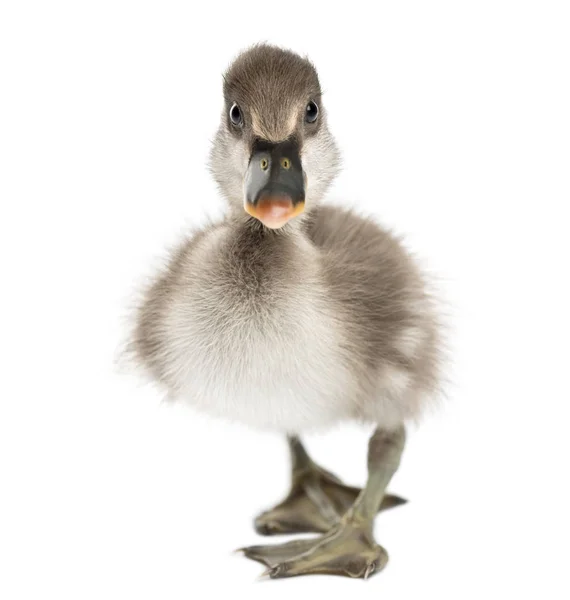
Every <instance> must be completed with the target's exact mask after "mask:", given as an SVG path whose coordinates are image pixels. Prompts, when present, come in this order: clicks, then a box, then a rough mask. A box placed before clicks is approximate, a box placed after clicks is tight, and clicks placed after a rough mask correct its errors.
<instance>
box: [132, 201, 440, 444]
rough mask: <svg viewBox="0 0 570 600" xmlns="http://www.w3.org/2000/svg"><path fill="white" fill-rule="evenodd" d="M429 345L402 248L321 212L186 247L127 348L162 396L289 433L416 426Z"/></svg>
mask: <svg viewBox="0 0 570 600" xmlns="http://www.w3.org/2000/svg"><path fill="white" fill-rule="evenodd" d="M437 348H438V339H437V322H436V319H435V314H434V311H433V307H432V304H431V302H430V300H429V298H428V296H427V294H426V292H425V286H424V283H423V281H422V278H421V276H420V274H419V272H418V270H417V268H416V266H415V265H414V263H413V261H412V260H411V258H410V257H409V256H408V254H407V253H406V251H405V250H404V248H403V247H402V246H401V245H400V243H399V242H398V241H397V240H396V239H395V238H394V237H393V236H392V235H390V234H389V233H388V232H386V231H384V230H383V229H381V228H380V227H378V226H377V225H376V224H375V223H373V222H372V221H370V220H367V219H363V218H361V217H359V216H357V215H355V214H354V213H350V212H346V211H343V210H341V209H339V208H334V207H325V206H321V207H318V208H317V209H316V210H314V211H313V213H312V214H311V215H310V217H309V218H308V219H307V220H305V221H304V222H303V224H302V226H301V227H298V228H294V227H291V228H290V229H288V228H285V229H284V230H281V231H271V230H268V229H265V228H264V227H263V226H261V225H260V224H259V223H258V222H257V221H255V220H253V219H237V218H231V217H229V218H228V219H226V220H225V221H223V222H222V223H220V224H217V225H213V226H211V227H209V228H207V229H206V230H204V231H201V232H199V233H198V234H196V235H195V236H194V237H192V238H191V239H189V240H187V241H186V242H185V243H184V244H183V245H182V246H181V247H180V248H179V249H178V251H177V252H176V253H175V255H174V256H173V257H172V259H171V260H170V263H169V265H168V267H167V269H166V270H165V272H164V273H162V274H161V276H160V277H159V278H158V279H157V280H156V282H155V283H154V284H153V285H152V286H151V288H150V289H149V290H148V292H147V294H146V297H145V300H144V302H143V303H142V305H141V308H140V310H139V312H138V319H137V326H136V330H135V334H134V340H133V349H134V351H135V356H136V357H137V359H138V362H139V364H141V365H143V366H144V367H145V368H146V369H147V370H148V372H150V374H151V375H152V377H153V378H154V379H156V380H158V381H159V382H161V383H162V384H163V385H164V386H165V387H166V388H167V390H168V391H169V393H170V396H171V397H173V398H178V399H182V400H185V401H188V402H190V403H191V404H193V405H194V406H196V407H197V408H198V409H200V410H202V411H205V412H207V413H209V414H212V415H214V416H219V417H225V418H230V419H234V420H237V421H240V422H243V423H246V424H248V425H251V426H254V427H257V428H262V429H273V430H278V431H285V432H290V433H293V432H295V433H298V432H301V431H305V430H307V429H316V428H322V427H326V426H329V425H331V424H333V423H336V422H339V421H344V420H347V419H355V420H360V421H366V422H374V423H380V424H382V426H383V427H385V428H388V429H390V428H395V427H397V426H399V425H400V424H401V423H402V422H403V421H405V420H409V419H416V418H417V417H419V416H420V414H421V412H422V409H423V408H424V407H425V405H426V403H427V402H428V400H429V398H430V397H431V396H432V395H433V393H434V392H435V391H436V388H437V383H438V354H437Z"/></svg>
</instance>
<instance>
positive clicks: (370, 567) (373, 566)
mask: <svg viewBox="0 0 570 600" xmlns="http://www.w3.org/2000/svg"><path fill="white" fill-rule="evenodd" d="M375 569H376V562H371V563H370V564H369V565H368V566H367V567H366V571H364V579H368V578H369V577H370V575H372V573H374V571H375Z"/></svg>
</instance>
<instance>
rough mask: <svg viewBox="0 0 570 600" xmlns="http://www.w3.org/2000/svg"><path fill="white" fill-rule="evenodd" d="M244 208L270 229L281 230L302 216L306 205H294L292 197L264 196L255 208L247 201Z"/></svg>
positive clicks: (299, 203)
mask: <svg viewBox="0 0 570 600" xmlns="http://www.w3.org/2000/svg"><path fill="white" fill-rule="evenodd" d="M244 208H245V210H246V212H247V213H249V214H250V215H251V216H252V217H255V218H256V219H258V220H259V221H261V222H262V223H263V224H264V225H265V226H266V227H269V229H279V228H280V227H283V225H285V223H287V222H288V221H290V220H291V219H292V218H294V217H296V216H297V215H300V214H301V213H302V212H303V210H305V203H304V202H297V203H296V204H293V200H292V199H291V197H290V196H287V195H286V194H278V195H272V196H269V195H268V196H262V197H261V198H260V199H259V201H258V202H257V203H256V204H255V206H254V205H253V204H251V203H250V202H248V201H247V200H246V201H245V205H244Z"/></svg>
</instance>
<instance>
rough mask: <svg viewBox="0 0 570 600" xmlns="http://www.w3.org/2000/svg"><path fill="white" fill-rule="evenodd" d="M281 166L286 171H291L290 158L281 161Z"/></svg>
mask: <svg viewBox="0 0 570 600" xmlns="http://www.w3.org/2000/svg"><path fill="white" fill-rule="evenodd" d="M281 166H282V167H283V168H284V169H285V170H289V169H290V168H291V161H290V160H289V159H288V158H282V159H281Z"/></svg>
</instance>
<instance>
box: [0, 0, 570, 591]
mask: <svg viewBox="0 0 570 600" xmlns="http://www.w3.org/2000/svg"><path fill="white" fill-rule="evenodd" d="M373 5H374V8H372V6H373ZM565 5H566V6H565ZM566 8H567V3H564V2H558V3H556V2H545V1H541V2H539V1H537V2H524V1H517V2H506V1H499V0H494V1H492V2H489V1H484V0H479V1H477V2H453V1H449V2H442V1H436V2H406V1H401V2H397V3H396V2H390V3H388V2H380V3H358V2H354V1H352V2H349V3H344V2H343V3H338V4H335V3H333V2H316V1H312V2H311V1H305V2H294V1H291V0H289V1H287V2H262V1H261V0H257V1H255V2H245V1H238V0H236V1H234V2H232V3H228V4H223V3H220V2H206V3H201V4H200V6H198V5H197V4H195V5H192V3H191V2H178V3H172V2H154V3H152V2H134V1H133V2H126V1H116V0H115V1H112V2H105V1H101V0H100V1H97V2H67V3H64V2H49V3H48V2H37V3H35V4H34V3H30V2H24V1H18V2H6V1H5V2H3V3H2V5H1V8H0V87H1V89H0V201H1V213H0V246H1V247H0V262H1V265H0V267H1V277H2V279H1V281H2V292H1V295H0V302H1V309H2V310H1V311H0V320H1V322H0V326H1V329H0V336H1V337H0V340H1V341H0V344H1V345H0V352H1V353H2V357H1V359H2V360H1V378H0V411H1V414H0V477H1V480H0V487H1V490H0V596H1V597H2V598H5V599H7V600H8V599H16V598H58V599H61V598H66V599H67V598H73V599H77V598H80V599H90V598H97V599H99V598H105V599H115V598H117V599H126V598H136V599H137V600H138V599H143V598H160V599H178V598H202V597H205V598H209V597H218V595H219V596H220V597H230V595H231V597H237V598H246V597H247V598H262V597H263V598H266V597H268V596H269V597H271V598H277V599H280V598H290V595H291V594H295V595H299V597H301V598H304V597H307V598H308V597H309V594H326V595H327V596H329V597H339V598H340V597H342V596H343V595H345V594H358V597H359V598H360V597H362V598H391V599H396V598H417V597H420V596H421V597H427V598H432V597H437V598H453V599H456V598H481V597H486V598H506V597H509V598H514V597H516V598H521V597H531V598H537V597H544V598H549V599H557V598H568V597H569V593H570V592H569V589H568V588H569V585H568V582H567V579H568V578H567V571H568V559H569V558H570V557H569V554H568V536H569V534H570V531H569V527H568V521H569V517H568V514H569V506H570V497H569V493H568V489H567V488H568V472H569V468H568V464H567V462H568V459H569V458H570V444H569V442H568V434H567V431H568V420H569V417H570V409H569V401H570V392H569V384H568V368H569V364H568V363H569V360H568V359H569V358H570V353H569V349H568V339H569V335H570V327H569V319H568V307H569V306H570V297H569V293H568V272H569V270H570V269H569V265H568V263H569V258H570V243H569V241H568V234H567V230H568V222H569V219H568V216H569V215H568V203H569V200H570V177H569V167H570V117H569V115H570V87H569V85H570V84H569V80H570V42H569V40H570V35H569V30H570V20H569V18H568V12H567V11H566V10H565V9H566ZM261 40H267V41H270V42H273V43H277V44H282V45H285V46H287V47H290V48H292V49H294V50H296V51H299V52H301V53H308V54H309V56H310V57H311V58H312V60H313V61H314V62H315V64H316V65H317V67H318V69H319V73H320V77H321V81H322V85H323V88H324V90H325V96H324V102H325V104H326V106H327V109H328V112H329V117H330V125H331V128H332V130H333V132H334V133H335V134H336V136H337V139H338V141H339V144H340V147H341V149H342V152H343V156H344V171H343V174H342V176H341V177H340V179H339V180H338V183H337V185H336V186H335V187H334V189H333V190H332V191H331V193H330V201H331V202H335V203H340V204H349V205H351V206H357V207H359V208H360V209H361V210H362V211H363V212H364V213H368V214H374V215H377V216H378V217H379V218H380V219H381V220H382V221H383V222H384V223H386V224H387V225H389V226H392V227H394V228H395V229H396V230H397V231H399V232H402V233H404V234H406V236H407V240H408V244H409V246H410V247H411V248H413V249H414V250H415V251H417V252H418V253H419V255H420V256H421V257H422V259H423V260H424V262H425V264H426V265H427V266H428V268H429V270H430V272H432V273H434V274H436V275H437V277H438V280H439V287H440V289H441V292H442V295H443V297H444V299H445V301H446V302H447V305H448V313H449V316H450V318H451V321H452V335H451V339H450V342H451V348H452V353H451V354H452V359H453V360H452V361H450V364H449V369H448V374H449V378H450V380H451V382H452V383H451V384H450V385H449V387H448V396H449V399H448V401H447V402H445V403H444V407H443V409H442V410H441V411H440V412H439V413H437V414H435V415H434V416H433V417H431V418H430V419H428V420H426V422H425V423H424V424H423V426H421V427H420V428H419V429H417V430H413V431H412V432H411V435H410V443H409V445H408V448H407V450H406V454H405V457H404V461H403V464H402V468H401V471H400V472H399V473H398V474H397V476H396V478H395V480H394V482H393V485H392V486H391V487H392V490H393V491H395V492H397V493H399V494H402V495H404V496H405V497H407V498H409V499H410V500H411V501H410V503H409V504H408V505H407V506H405V507H402V508H399V509H397V510H394V511H391V512H389V513H385V514H383V515H382V516H381V517H380V518H379V519H378V520H377V524H376V534H377V539H378V541H379V542H380V543H382V544H383V545H384V546H385V547H386V548H387V549H388V551H389V553H390V556H391V560H390V563H389V565H388V567H387V568H386V570H385V571H384V572H383V573H381V574H380V575H378V576H375V577H374V578H372V579H371V580H369V581H368V582H366V583H364V582H361V581H351V580H345V579H342V578H330V577H322V576H321V577H305V578H298V579H292V580H287V581H269V582H263V583H256V577H257V575H258V574H259V573H261V571H262V570H263V568H262V567H261V565H258V564H257V563H254V562H250V561H248V560H246V559H245V558H239V557H235V556H233V555H231V551H232V550H233V549H234V548H237V547H239V546H242V545H247V544H252V543H256V542H259V541H260V540H261V539H262V538H260V537H258V536H256V534H255V533H254V531H253V529H252V526H251V521H252V518H253V517H254V515H255V514H256V513H257V512H258V511H259V510H260V509H262V508H267V507H268V506H270V505H271V504H272V503H274V502H275V501H277V500H278V499H279V498H280V497H281V496H282V495H283V494H284V493H285V491H286V488H287V485H288V476H289V473H288V457H287V453H286V447H285V444H284V441H283V440H282V439H280V438H279V437H278V436H274V435H270V434H260V433H257V432H254V431H250V430H247V429H246V428H242V427H240V426H237V425H228V424H226V423H221V422H217V421H211V420H208V419H206V418H205V417H203V416H200V415H197V414H195V413H193V412H192V411H191V410H190V409H188V408H183V407H174V408H171V407H168V406H166V405H164V404H163V403H161V397H160V395H159V394H158V393H157V392H156V391H155V390H153V389H150V388H147V387H144V386H140V385H138V384H137V383H136V382H135V381H133V380H132V379H130V378H128V377H126V376H124V375H121V374H117V373H116V372H115V370H114V367H113V360H114V355H115V352H116V349H117V347H118V346H119V344H120V342H121V339H122V335H123V325H122V319H123V316H124V315H125V314H126V313H127V312H128V311H127V307H128V304H129V302H130V299H131V294H132V290H133V289H134V288H135V287H136V285H137V284H138V283H139V282H140V281H141V277H142V276H143V275H144V274H145V273H149V272H152V269H151V267H152V265H153V264H156V260H155V259H156V257H157V256H159V255H160V254H161V253H162V251H163V248H164V247H165V246H166V245H167V244H169V243H171V242H172V241H174V240H176V239H177V237H178V236H179V235H180V232H181V231H183V230H184V229H185V228H186V227H187V226H188V225H190V224H199V223H201V222H203V220H204V218H205V217H206V216H207V215H209V216H212V215H214V216H215V215H219V214H220V211H221V210H222V207H223V203H222V201H221V199H220V198H219V196H218V193H217V191H216V189H215V187H214V184H213V183H212V181H211V180H210V178H209V175H208V173H207V171H206V168H205V161H206V156H207V153H208V150H209V145H210V140H211V138H212V136H213V133H214V131H215V129H216V127H217V123H218V120H219V116H220V111H221V108H222V97H221V73H222V71H223V70H224V69H225V68H226V66H227V65H228V63H229V62H230V61H231V59H232V57H233V56H235V54H236V53H237V52H238V51H239V50H240V49H242V48H244V47H246V46H247V45H249V44H251V43H253V42H256V41H261ZM367 434H368V431H366V430H363V429H360V428H357V427H356V426H347V427H343V428H341V429H339V430H337V431H332V432H329V433H328V434H326V435H319V436H312V437H309V438H308V441H307V443H308V446H309V448H310V450H311V451H312V452H313V453H314V455H315V457H316V459H317V460H318V461H320V462H321V463H322V464H324V465H325V466H326V467H328V468H330V469H332V470H334V471H336V472H337V473H338V474H339V475H341V476H342V477H344V478H345V479H346V480H347V481H348V482H350V483H354V484H362V483H363V482H364V478H365V472H366V469H365V465H366V460H365V455H366V444H367Z"/></svg>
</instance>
